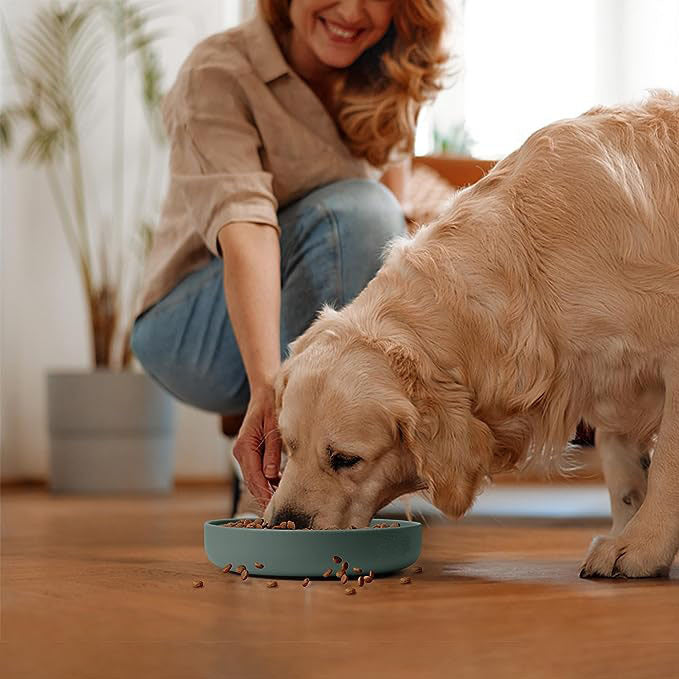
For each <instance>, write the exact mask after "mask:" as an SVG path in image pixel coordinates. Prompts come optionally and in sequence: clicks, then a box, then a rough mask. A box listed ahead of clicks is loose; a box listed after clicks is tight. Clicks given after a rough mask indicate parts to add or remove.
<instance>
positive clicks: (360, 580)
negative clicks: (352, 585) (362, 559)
mask: <svg viewBox="0 0 679 679" xmlns="http://www.w3.org/2000/svg"><path fill="white" fill-rule="evenodd" d="M364 583H365V578H364V577H363V576H362V575H359V576H358V586H359V587H363V585H364Z"/></svg>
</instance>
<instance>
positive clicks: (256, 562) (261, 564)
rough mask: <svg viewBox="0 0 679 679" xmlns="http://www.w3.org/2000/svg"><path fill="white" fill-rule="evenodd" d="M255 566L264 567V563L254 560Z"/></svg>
mask: <svg viewBox="0 0 679 679" xmlns="http://www.w3.org/2000/svg"><path fill="white" fill-rule="evenodd" d="M255 568H264V564H263V563H260V562H259V561H255Z"/></svg>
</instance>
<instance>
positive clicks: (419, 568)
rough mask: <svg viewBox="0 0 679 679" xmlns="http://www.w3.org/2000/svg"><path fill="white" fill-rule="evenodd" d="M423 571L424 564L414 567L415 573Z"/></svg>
mask: <svg viewBox="0 0 679 679" xmlns="http://www.w3.org/2000/svg"><path fill="white" fill-rule="evenodd" d="M421 572H422V566H415V568H414V569H413V573H421Z"/></svg>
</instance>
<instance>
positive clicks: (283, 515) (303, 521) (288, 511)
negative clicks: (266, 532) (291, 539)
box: [271, 506, 311, 529]
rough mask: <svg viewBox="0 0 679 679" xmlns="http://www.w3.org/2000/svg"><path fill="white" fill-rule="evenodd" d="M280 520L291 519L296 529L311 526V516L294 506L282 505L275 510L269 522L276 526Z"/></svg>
mask: <svg viewBox="0 0 679 679" xmlns="http://www.w3.org/2000/svg"><path fill="white" fill-rule="evenodd" d="M281 521H292V522H293V523H294V524H295V528H297V529H299V528H311V516H309V514H305V513H304V512H302V511H300V510H299V509H295V508H294V507H288V506H284V507H281V508H280V509H279V510H277V511H276V513H275V514H274V516H273V519H271V523H272V524H273V525H274V526H277V525H278V524H279V523H280V522H281Z"/></svg>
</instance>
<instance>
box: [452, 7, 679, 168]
mask: <svg viewBox="0 0 679 679" xmlns="http://www.w3.org/2000/svg"><path fill="white" fill-rule="evenodd" d="M465 7H466V10H465V27H464V31H465V73H464V75H465V77H464V91H463V98H464V118H465V119H466V122H467V126H468V129H469V132H470V133H471V136H472V137H473V138H474V139H475V140H476V144H475V146H474V149H473V151H474V154H475V155H477V156H479V157H487V158H498V157H501V156H503V155H506V154H507V153H509V152H511V151H512V150H514V149H515V148H516V147H518V146H519V145H520V144H521V143H522V142H523V141H524V140H525V138H526V137H527V136H528V135H529V134H531V133H532V132H533V131H535V130H537V129H539V128H540V127H542V126H543V125H545V124H547V123H549V122H552V121H554V120H557V119H559V118H564V117H570V116H576V115H579V114H580V113H582V112H583V111H585V110H587V109H588V108H590V107H592V106H595V105H599V104H613V103H620V102H625V101H632V100H636V99H639V98H641V97H642V96H643V95H644V93H645V91H646V90H648V89H650V88H658V87H659V88H665V89H673V90H675V91H676V90H679V2H676V0H568V1H567V2H566V1H565V0H561V1H556V0H550V2H544V0H513V1H512V2H506V0H466V5H465Z"/></svg>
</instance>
